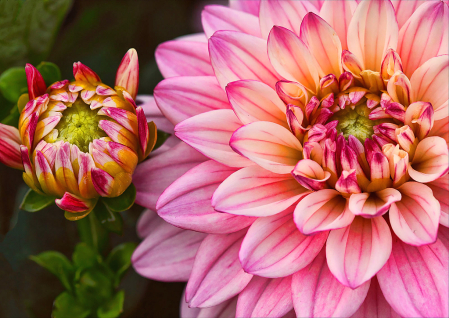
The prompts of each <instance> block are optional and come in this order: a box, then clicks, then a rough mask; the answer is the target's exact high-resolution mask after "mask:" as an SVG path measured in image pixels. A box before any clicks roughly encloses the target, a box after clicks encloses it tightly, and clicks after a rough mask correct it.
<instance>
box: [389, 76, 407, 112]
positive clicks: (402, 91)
mask: <svg viewBox="0 0 449 318" xmlns="http://www.w3.org/2000/svg"><path fill="white" fill-rule="evenodd" d="M387 91H388V94H389V95H390V97H391V98H392V99H393V101H395V102H398V103H400V104H401V105H403V106H408V105H409V104H410V103H411V95H412V86H411V84H410V81H409V79H408V78H407V76H405V75H404V73H402V72H401V71H397V72H396V73H394V74H393V76H392V77H391V78H390V80H389V81H388V85H387Z"/></svg>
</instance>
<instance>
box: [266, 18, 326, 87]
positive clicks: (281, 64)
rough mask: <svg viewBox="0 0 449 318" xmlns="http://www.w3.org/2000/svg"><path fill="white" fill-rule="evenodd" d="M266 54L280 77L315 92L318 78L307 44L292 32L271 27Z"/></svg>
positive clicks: (318, 81)
mask: <svg viewBox="0 0 449 318" xmlns="http://www.w3.org/2000/svg"><path fill="white" fill-rule="evenodd" d="M268 56H269V57H270V61H271V64H272V65H273V67H274V69H275V70H276V71H277V72H278V73H279V74H280V75H281V76H282V77H284V78H285V79H287V80H289V81H295V82H298V83H301V84H302V85H304V86H305V87H306V88H308V89H309V90H310V91H311V92H312V93H315V92H317V90H318V85H319V83H320V80H319V77H318V70H317V69H316V67H315V62H314V60H313V57H312V55H311V54H310V52H309V50H308V49H307V46H306V45H305V44H304V42H303V41H301V40H300V39H299V38H298V37H297V36H296V35H295V34H294V33H293V32H291V31H290V30H287V29H285V28H282V27H278V26H275V27H273V29H272V30H271V32H270V36H269V37H268Z"/></svg>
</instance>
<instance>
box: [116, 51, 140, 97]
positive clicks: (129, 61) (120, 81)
mask: <svg viewBox="0 0 449 318" xmlns="http://www.w3.org/2000/svg"><path fill="white" fill-rule="evenodd" d="M115 86H121V87H123V88H124V89H126V90H127V92H128V93H129V94H130V95H131V97H132V98H134V99H135V98H136V96H137V90H138V89H139V58H138V56H137V52H136V50H135V49H129V50H128V52H126V54H125V56H124V57H123V59H122V62H121V63H120V66H119V67H118V69H117V74H116V75H115Z"/></svg>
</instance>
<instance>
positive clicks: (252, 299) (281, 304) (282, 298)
mask: <svg viewBox="0 0 449 318" xmlns="http://www.w3.org/2000/svg"><path fill="white" fill-rule="evenodd" d="M291 284H292V277H291V276H288V277H283V278H276V279H268V278H263V277H257V276H255V277H253V279H252V280H251V281H250V283H249V284H248V286H246V288H245V289H244V290H243V291H242V292H241V293H240V295H239V298H238V301H237V311H236V313H235V317H282V316H284V315H285V314H286V313H288V312H289V311H290V310H292V309H293V302H292V296H291Z"/></svg>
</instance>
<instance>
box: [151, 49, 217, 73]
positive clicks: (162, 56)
mask: <svg viewBox="0 0 449 318" xmlns="http://www.w3.org/2000/svg"><path fill="white" fill-rule="evenodd" d="M155 57H156V62H157V65H158V67H159V70H160V71H161V73H162V75H163V76H164V77H165V78H167V77H174V76H203V75H213V74H214V71H213V69H212V67H211V65H210V60H209V53H208V50H207V44H206V43H201V42H193V41H168V42H164V43H162V44H160V45H159V46H158V47H157V49H156V53H155Z"/></svg>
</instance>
